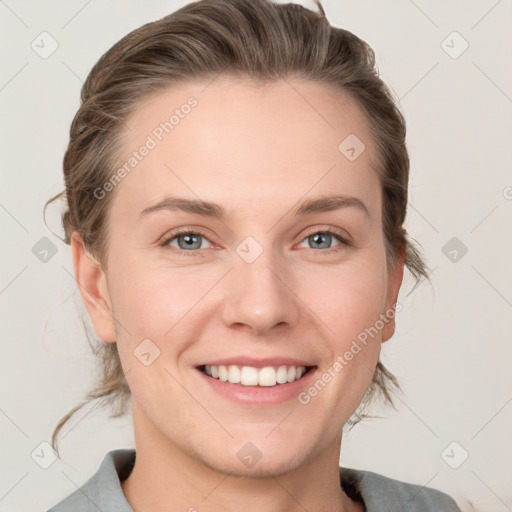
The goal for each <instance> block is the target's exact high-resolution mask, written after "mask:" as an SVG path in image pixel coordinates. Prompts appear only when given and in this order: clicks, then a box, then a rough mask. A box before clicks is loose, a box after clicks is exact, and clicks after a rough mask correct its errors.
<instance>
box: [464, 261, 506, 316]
mask: <svg viewBox="0 0 512 512" xmlns="http://www.w3.org/2000/svg"><path fill="white" fill-rule="evenodd" d="M471 268H472V269H473V270H474V271H475V272H476V273H477V274H478V275H479V276H480V277H481V278H482V279H483V280H484V281H485V282H486V283H487V284H488V285H489V286H490V287H491V288H492V289H493V290H494V291H495V292H496V293H497V294H498V295H499V296H500V297H501V298H502V299H503V300H504V301H505V302H506V303H507V304H508V305H509V306H510V307H512V304H511V303H510V302H509V301H508V300H507V298H506V297H505V296H504V295H503V294H501V293H500V292H499V291H498V289H497V288H496V287H495V286H493V285H492V284H491V283H490V282H489V281H488V280H487V279H486V278H485V277H484V276H483V275H482V274H481V273H480V272H478V270H477V269H476V268H475V267H474V266H473V265H471Z"/></svg>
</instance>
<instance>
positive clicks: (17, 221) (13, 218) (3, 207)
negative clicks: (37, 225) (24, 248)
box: [0, 204, 28, 233]
mask: <svg viewBox="0 0 512 512" xmlns="http://www.w3.org/2000/svg"><path fill="white" fill-rule="evenodd" d="M0 208H2V210H4V211H5V212H6V213H7V214H8V215H9V216H10V217H11V219H12V220H14V222H16V223H17V224H18V226H20V227H21V229H23V230H24V231H25V233H28V229H27V228H26V227H25V226H24V225H23V224H22V223H21V222H20V221H19V220H18V219H17V218H16V217H15V216H14V215H13V214H12V213H11V212H10V211H9V210H8V209H7V208H6V207H5V206H4V205H3V204H0Z"/></svg>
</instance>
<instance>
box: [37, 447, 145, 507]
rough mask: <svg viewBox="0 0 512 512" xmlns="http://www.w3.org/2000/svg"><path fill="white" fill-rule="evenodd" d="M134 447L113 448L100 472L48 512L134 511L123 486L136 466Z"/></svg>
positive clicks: (99, 469)
mask: <svg viewBox="0 0 512 512" xmlns="http://www.w3.org/2000/svg"><path fill="white" fill-rule="evenodd" d="M134 462H135V450H134V449H120V450H112V451H110V452H108V453H107V454H106V455H105V458H104V459H103V462H102V463H101V465H100V466H99V468H98V470H97V471H96V473H95V474H94V475H93V476H92V477H91V478H89V480H87V481H86V482H85V483H84V484H83V485H81V486H80V487H79V488H78V489H76V490H75V491H74V492H73V493H71V494H70V495H69V496H67V497H66V498H64V499H63V500H62V501H60V502H59V503H57V504H56V505H55V506H54V507H52V508H51V509H49V510H48V511H47V512H98V510H102V511H105V512H106V511H107V510H116V512H133V510H132V508H131V507H130V505H129V504H128V502H127V501H126V498H125V496H124V493H123V489H122V487H121V481H122V480H124V479H125V478H126V477H127V476H128V474H129V473H130V472H131V470H132V468H133V464H134Z"/></svg>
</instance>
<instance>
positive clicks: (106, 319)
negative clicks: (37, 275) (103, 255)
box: [71, 232, 116, 343]
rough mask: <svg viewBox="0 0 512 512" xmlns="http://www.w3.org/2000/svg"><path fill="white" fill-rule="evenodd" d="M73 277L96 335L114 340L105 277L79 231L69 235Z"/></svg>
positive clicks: (103, 338)
mask: <svg viewBox="0 0 512 512" xmlns="http://www.w3.org/2000/svg"><path fill="white" fill-rule="evenodd" d="M71 252H72V255H73V267H74V271H75V279H76V283H77V286H78V290H79V292H80V295H81V296H82V300H83V302H84V305H85V307H86V309H87V312H88V314H89V318H90V319H91V322H92V324H93V327H94V330H95V331H96V334H97V336H98V337H99V338H100V339H102V340H103V341H106V342H109V343H110V342H114V341H116V336H115V328H114V327H115V326H114V321H113V316H112V304H111V301H110V296H109V293H108V288H107V278H106V275H105V272H104V270H103V268H102V267H101V264H100V263H99V262H98V261H96V259H95V258H94V257H93V256H92V255H91V254H90V253H89V252H88V251H87V249H86V248H85V246H84V242H83V240H82V237H81V236H80V234H79V233H77V232H74V233H73V235H72V236H71Z"/></svg>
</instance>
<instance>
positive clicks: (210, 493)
mask: <svg viewBox="0 0 512 512" xmlns="http://www.w3.org/2000/svg"><path fill="white" fill-rule="evenodd" d="M227 478H229V475H226V476H225V477H224V478H223V479H222V480H221V481H220V482H219V483H218V484H217V485H216V486H215V487H214V488H213V489H212V490H211V491H210V492H209V493H208V494H207V495H206V496H205V497H204V498H203V499H202V500H201V501H205V500H207V499H208V498H209V497H210V496H211V495H212V494H213V493H214V492H215V491H216V490H217V489H218V488H219V486H220V485H221V484H223V483H224V482H225V481H226V479H227ZM189 510H192V509H189ZM193 510H195V509H193Z"/></svg>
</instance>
